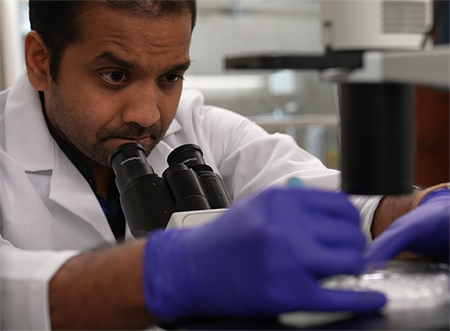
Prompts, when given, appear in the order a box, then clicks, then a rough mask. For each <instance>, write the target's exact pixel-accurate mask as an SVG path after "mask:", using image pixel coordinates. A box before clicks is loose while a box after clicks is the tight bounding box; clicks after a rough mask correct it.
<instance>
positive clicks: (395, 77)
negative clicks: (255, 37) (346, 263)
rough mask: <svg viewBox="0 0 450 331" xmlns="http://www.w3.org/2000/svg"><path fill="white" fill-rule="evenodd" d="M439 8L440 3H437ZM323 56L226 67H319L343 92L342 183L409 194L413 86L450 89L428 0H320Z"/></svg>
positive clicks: (350, 188) (229, 62) (231, 61)
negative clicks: (432, 41)
mask: <svg viewBox="0 0 450 331" xmlns="http://www.w3.org/2000/svg"><path fill="white" fill-rule="evenodd" d="M437 3H438V5H437V9H438V10H437V12H438V13H439V1H438V2H437ZM321 6H322V7H321V9H322V11H321V13H322V14H321V15H322V18H321V19H322V25H323V44H324V53H323V54H318V55H315V56H311V55H307V56H306V55H302V54H298V55H283V54H276V55H273V54H271V55H257V56H254V55H252V56H244V57H242V56H239V57H231V58H228V59H226V67H227V68H229V69H271V70H274V69H276V70H278V69H296V70H318V71H319V72H320V76H321V78H322V79H323V80H324V81H329V82H334V83H337V84H338V86H339V96H340V98H339V99H340V105H339V108H340V120H341V130H340V145H341V152H340V156H341V171H342V188H343V190H345V191H347V192H348V193H352V194H370V195H374V194H382V195H386V194H389V195H392V194H406V193H409V192H411V191H412V187H413V185H412V184H413V173H414V168H413V164H414V162H413V159H414V158H413V136H414V132H413V127H414V126H413V123H414V104H413V85H414V84H420V85H430V86H438V87H444V88H448V87H449V86H450V83H449V70H450V66H449V62H450V61H449V58H450V53H449V51H450V49H449V47H448V45H446V46H440V47H433V46H432V45H431V44H430V45H428V44H427V42H426V41H427V40H428V39H429V36H430V34H431V31H432V28H433V26H434V25H435V23H436V21H437V19H436V17H437V16H436V17H434V18H433V2H432V1H430V0H411V1H410V0H360V1H351V0H323V1H322V2H321Z"/></svg>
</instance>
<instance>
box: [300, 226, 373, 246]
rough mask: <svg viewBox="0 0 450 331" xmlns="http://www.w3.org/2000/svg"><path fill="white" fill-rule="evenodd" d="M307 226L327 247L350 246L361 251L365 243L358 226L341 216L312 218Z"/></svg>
mask: <svg viewBox="0 0 450 331" xmlns="http://www.w3.org/2000/svg"><path fill="white" fill-rule="evenodd" d="M308 228H309V229H310V231H311V233H313V234H314V236H315V238H317V240H318V242H320V243H321V244H323V245H325V246H327V247H329V248H339V247H351V248H354V249H358V250H361V251H362V250H363V249H364V247H365V245H366V239H365V238H364V235H363V233H362V231H361V229H360V227H359V226H358V225H355V224H351V223H348V222H346V221H345V220H342V219H341V218H337V219H331V218H328V219H321V220H320V221H317V222H316V221H314V220H313V221H311V222H310V224H309V225H308Z"/></svg>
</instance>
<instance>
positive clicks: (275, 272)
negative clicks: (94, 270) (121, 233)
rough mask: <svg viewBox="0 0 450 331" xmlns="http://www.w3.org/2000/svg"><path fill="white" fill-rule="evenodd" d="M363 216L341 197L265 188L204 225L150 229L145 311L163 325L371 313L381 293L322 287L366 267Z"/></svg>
mask: <svg viewBox="0 0 450 331" xmlns="http://www.w3.org/2000/svg"><path fill="white" fill-rule="evenodd" d="M364 246H365V239H364V237H363V235H362V233H361V231H360V229H359V215H358V212H357V211H356V209H355V208H354V207H353V206H352V205H351V204H350V203H349V202H348V200H347V199H346V197H345V196H344V195H343V194H335V193H330V192H322V191H315V190H303V189H298V188H283V189H281V188H277V189H269V190H267V191H265V192H263V193H261V194H259V195H258V196H256V197H255V198H253V199H250V200H243V201H240V202H237V203H235V204H234V205H233V206H232V207H231V208H230V210H228V211H227V212H226V213H224V214H223V215H222V216H221V217H219V218H218V219H217V220H215V221H213V222H211V223H209V224H205V225H203V226H201V227H198V228H192V229H176V230H168V231H159V232H155V233H151V234H150V235H149V237H148V241H147V243H146V246H145V249H144V257H143V260H144V262H143V268H144V271H143V283H144V284H143V288H144V296H145V300H146V303H147V307H148V309H149V310H150V311H151V312H152V313H153V314H154V315H155V316H157V317H159V318H162V319H164V320H174V319H180V318H192V317H196V316H219V315H220V316H224V315H227V316H255V315H262V314H264V315H276V314H279V313H282V312H288V311H295V310H324V311H340V310H353V311H359V312H366V311H371V310H375V309H377V308H379V307H380V306H382V305H384V304H385V302H386V299H385V297H384V296H383V295H382V294H381V293H376V292H350V291H334V290H327V289H322V288H321V287H320V283H319V282H318V280H319V279H321V278H324V277H327V276H330V275H333V274H337V273H348V274H354V273H358V272H360V271H361V270H362V269H363V255H362V252H363V248H364Z"/></svg>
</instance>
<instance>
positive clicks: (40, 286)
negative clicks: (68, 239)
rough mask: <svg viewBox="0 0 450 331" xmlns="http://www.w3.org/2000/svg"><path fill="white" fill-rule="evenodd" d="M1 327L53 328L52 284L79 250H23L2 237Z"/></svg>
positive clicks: (6, 328)
mask: <svg viewBox="0 0 450 331" xmlns="http://www.w3.org/2000/svg"><path fill="white" fill-rule="evenodd" d="M0 245H1V246H0V293H1V296H0V300H1V301H0V308H1V314H0V317H1V318H0V326H1V328H0V329H1V330H11V329H14V330H50V329H51V324H50V312H49V304H48V284H49V280H50V279H51V278H52V276H53V275H54V274H55V273H56V271H57V270H58V269H59V268H60V267H61V266H62V265H63V264H64V263H65V262H66V261H67V260H68V259H70V258H71V257H73V256H74V255H76V254H78V252H76V251H59V252H55V251H23V250H20V249H17V248H15V247H13V246H12V245H11V244H10V243H9V242H7V241H6V240H4V239H1V238H0Z"/></svg>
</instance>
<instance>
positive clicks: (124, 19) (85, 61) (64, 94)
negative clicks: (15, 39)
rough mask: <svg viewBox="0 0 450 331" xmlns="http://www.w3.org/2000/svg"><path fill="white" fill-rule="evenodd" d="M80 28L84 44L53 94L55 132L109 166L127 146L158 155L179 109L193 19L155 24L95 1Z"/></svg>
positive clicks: (68, 59)
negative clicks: (116, 152) (118, 150)
mask: <svg viewBox="0 0 450 331" xmlns="http://www.w3.org/2000/svg"><path fill="white" fill-rule="evenodd" d="M79 26H80V27H81V32H82V38H81V40H80V42H77V43H74V44H70V45H69V46H68V47H67V49H66V50H65V51H64V52H63V54H62V60H61V64H60V70H59V73H58V79H57V82H58V83H57V84H55V83H53V82H52V84H51V88H50V90H49V91H46V93H45V100H46V113H47V116H48V117H49V120H50V123H51V125H52V127H53V128H54V129H55V130H56V132H57V133H58V134H59V135H60V136H61V137H62V138H63V139H64V140H65V141H66V143H68V144H69V146H72V148H73V147H74V151H75V152H76V153H77V154H78V155H79V156H80V157H81V158H82V159H85V160H86V158H85V156H87V157H88V158H89V159H91V160H94V161H95V162H97V163H100V164H102V165H108V155H109V153H110V152H111V151H112V150H113V149H114V148H115V147H117V146H119V145H121V144H124V143H127V142H139V143H140V144H141V145H143V146H144V148H145V150H146V152H147V153H150V151H151V150H152V149H153V148H154V147H155V145H156V144H157V143H158V142H159V141H160V140H161V139H162V138H163V136H164V134H165V132H166V130H167V128H168V127H169V125H170V123H171V122H172V120H173V118H174V116H175V112H176V109H177V106H178V102H179V98H180V95H181V90H182V79H181V78H182V77H183V75H184V72H185V71H186V70H187V68H188V67H189V62H190V61H189V45H190V38H191V17H190V15H189V14H188V13H186V14H185V15H181V14H175V15H169V16H166V17H162V18H158V19H152V18H149V17H145V16H137V15H133V14H123V13H120V12H119V11H117V10H116V9H113V8H112V7H111V5H109V4H107V3H105V2H98V1H93V2H90V1H89V2H86V5H85V8H84V10H83V11H82V14H81V16H80V25H79Z"/></svg>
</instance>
